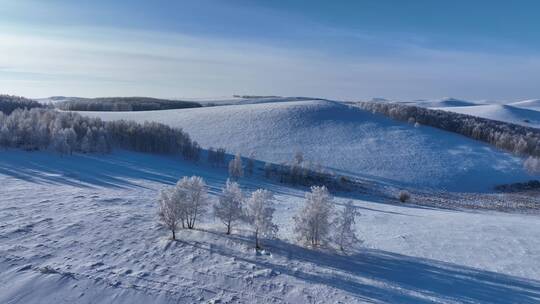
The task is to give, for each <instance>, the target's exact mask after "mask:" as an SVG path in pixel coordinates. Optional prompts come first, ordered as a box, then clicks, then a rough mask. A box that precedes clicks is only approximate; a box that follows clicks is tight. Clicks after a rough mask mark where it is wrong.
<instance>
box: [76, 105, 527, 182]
mask: <svg viewBox="0 0 540 304" xmlns="http://www.w3.org/2000/svg"><path fill="white" fill-rule="evenodd" d="M80 114H81V115H88V116H93V117H100V118H102V119H104V120H116V119H127V120H135V121H138V122H144V121H158V122H161V123H165V124H168V125H170V126H174V127H181V128H183V129H184V130H185V131H187V132H188V133H189V134H190V135H191V136H192V138H194V139H195V140H196V141H197V142H199V144H201V146H202V147H203V148H209V147H214V148H217V147H224V148H226V149H227V151H228V153H232V154H234V153H241V154H242V155H244V156H248V155H250V154H251V153H254V154H255V158H256V159H259V160H262V161H270V162H274V163H281V162H285V161H290V160H291V159H292V158H293V156H294V154H295V153H296V152H299V151H300V152H303V153H304V156H305V159H306V160H308V161H311V162H313V163H316V164H321V165H322V166H324V167H326V168H329V169H331V170H332V171H334V172H337V173H340V174H346V175H351V176H356V177H361V178H366V179H373V180H377V181H379V182H388V183H390V184H394V185H399V186H403V187H415V188H437V189H439V190H448V191H490V190H491V189H492V188H493V187H494V186H495V185H498V184H506V183H512V182H519V181H525V180H528V179H530V178H531V177H530V176H529V175H528V174H527V173H526V172H525V171H524V170H523V167H522V159H520V158H519V157H516V156H514V155H511V154H509V153H505V152H502V151H500V150H497V149H495V148H493V147H492V146H490V145H487V144H484V143H480V142H477V141H475V140H472V139H469V138H466V137H464V136H460V135H456V134H454V133H450V132H445V131H442V130H439V129H435V128H431V127H425V126H421V127H419V128H415V127H414V126H413V125H409V124H404V123H401V122H397V121H393V120H391V119H388V118H385V117H383V116H380V115H375V114H372V113H370V112H366V111H363V110H360V109H358V108H355V107H350V106H348V105H346V104H343V103H339V102H335V101H328V100H303V101H289V102H274V103H263V104H243V105H228V106H220V107H208V108H207V107H205V108H197V109H181V110H167V111H146V112H80Z"/></svg>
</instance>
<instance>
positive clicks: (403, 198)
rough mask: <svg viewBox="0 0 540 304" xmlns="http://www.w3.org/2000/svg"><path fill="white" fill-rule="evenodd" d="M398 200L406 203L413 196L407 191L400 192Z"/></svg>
mask: <svg viewBox="0 0 540 304" xmlns="http://www.w3.org/2000/svg"><path fill="white" fill-rule="evenodd" d="M398 198H399V201H400V202H402V203H405V202H406V201H408V200H409V199H410V198H411V194H410V193H409V192H408V191H406V190H401V191H399V194H398Z"/></svg>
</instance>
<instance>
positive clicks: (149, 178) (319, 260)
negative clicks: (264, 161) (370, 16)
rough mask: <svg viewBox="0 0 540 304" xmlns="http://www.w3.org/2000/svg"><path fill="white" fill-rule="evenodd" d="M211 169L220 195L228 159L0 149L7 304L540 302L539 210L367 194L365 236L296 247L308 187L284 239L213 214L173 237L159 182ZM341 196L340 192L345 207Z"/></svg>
mask: <svg viewBox="0 0 540 304" xmlns="http://www.w3.org/2000/svg"><path fill="white" fill-rule="evenodd" d="M191 174H199V175H202V176H203V177H204V178H205V179H206V180H207V181H208V183H209V185H210V191H211V193H212V198H213V199H215V197H214V195H215V194H216V193H217V192H218V191H219V188H220V187H221V186H222V185H223V183H224V181H225V169H224V168H212V169H209V168H207V167H204V166H202V165H194V164H191V163H185V162H182V161H179V160H174V159H172V158H167V157H157V156H149V155H142V154H137V153H127V152H116V153H114V154H112V155H107V156H81V155H75V156H69V157H66V156H65V157H60V156H57V155H50V154H47V153H41V152H33V153H28V152H20V151H12V152H6V151H0V185H1V187H2V188H1V193H2V197H1V199H0V273H2V275H1V276H0V303H74V302H77V303H197V302H208V303H255V302H256V303H329V302H332V303H366V302H367V303H432V302H441V303H464V302H465V303H537V302H538V301H540V281H539V280H540V275H539V274H540V264H539V263H538V261H539V260H540V240H539V238H538V231H540V221H538V217H537V216H534V215H526V214H507V213H498V212H469V211H456V210H442V209H432V208H423V207H417V206H412V205H394V204H387V203H381V202H374V201H371V200H368V199H366V198H362V197H358V198H357V199H355V200H354V205H355V206H357V208H358V209H359V211H360V213H361V214H362V216H361V217H360V218H359V219H358V223H357V226H356V228H357V231H358V233H359V235H360V237H361V238H362V239H363V240H364V243H363V244H362V245H360V244H358V245H357V246H355V247H354V248H351V249H350V251H349V252H348V253H347V255H342V254H338V253H336V252H335V251H333V250H331V249H324V250H323V249H321V250H308V249H304V248H302V247H300V246H298V245H296V243H295V242H294V238H293V236H292V235H291V231H292V222H291V216H292V215H294V213H295V212H296V211H297V210H298V208H300V206H301V205H302V202H303V199H302V195H303V191H302V190H303V189H291V188H287V187H284V186H280V185H274V184H268V183H266V182H264V181H261V180H258V179H257V178H255V179H252V180H250V181H249V182H247V181H246V182H243V181H241V184H242V186H243V187H244V189H246V190H253V189H254V188H256V187H260V186H261V187H265V188H268V189H270V190H272V191H274V192H275V193H276V198H277V206H276V209H277V211H276V221H277V222H278V223H279V225H280V229H281V230H280V233H279V237H280V239H281V240H267V241H266V242H265V245H266V249H267V251H266V252H264V253H262V254H259V255H257V254H255V253H254V251H253V249H252V240H251V238H250V233H249V232H248V231H247V230H246V227H238V229H235V230H234V234H233V235H232V236H225V235H224V234H223V231H224V227H222V226H221V225H220V224H219V223H218V222H216V221H215V220H214V219H213V218H212V217H211V216H207V217H206V218H204V219H203V222H202V223H201V225H199V229H200V230H195V231H182V232H180V233H179V236H180V241H178V242H171V241H170V240H168V239H167V237H168V232H167V231H165V230H164V229H162V228H161V227H160V226H158V225H157V224H156V214H155V212H156V208H155V198H156V196H157V191H158V189H160V188H162V187H163V186H165V185H169V184H171V183H174V182H175V181H176V180H177V179H178V178H179V177H180V176H182V175H191ZM345 201H346V198H344V197H341V196H340V195H339V194H337V195H336V205H337V208H340V207H341V205H342V204H343V203H344V202H345Z"/></svg>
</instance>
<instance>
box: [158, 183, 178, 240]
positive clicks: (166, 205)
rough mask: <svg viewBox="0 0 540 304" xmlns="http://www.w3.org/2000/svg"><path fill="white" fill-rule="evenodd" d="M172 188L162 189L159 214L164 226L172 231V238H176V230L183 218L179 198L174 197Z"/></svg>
mask: <svg viewBox="0 0 540 304" xmlns="http://www.w3.org/2000/svg"><path fill="white" fill-rule="evenodd" d="M172 194H173V193H172V191H171V190H162V191H160V193H159V199H158V216H159V221H160V222H161V224H162V225H163V226H165V227H166V228H167V229H169V230H170V231H171V232H172V239H173V240H176V230H178V226H179V225H180V222H181V220H182V207H181V205H180V202H179V201H178V200H175V199H174V198H173V195H172Z"/></svg>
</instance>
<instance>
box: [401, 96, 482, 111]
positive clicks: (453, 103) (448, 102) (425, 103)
mask: <svg viewBox="0 0 540 304" xmlns="http://www.w3.org/2000/svg"><path fill="white" fill-rule="evenodd" d="M411 104H414V105H416V106H419V107H424V108H452V107H471V106H478V105H480V103H476V102H472V101H467V100H461V99H456V98H452V97H446V98H442V99H437V100H416V101H413V102H411Z"/></svg>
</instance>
